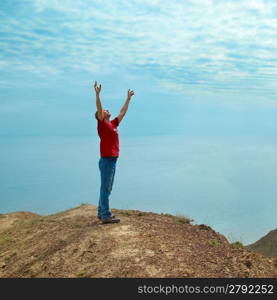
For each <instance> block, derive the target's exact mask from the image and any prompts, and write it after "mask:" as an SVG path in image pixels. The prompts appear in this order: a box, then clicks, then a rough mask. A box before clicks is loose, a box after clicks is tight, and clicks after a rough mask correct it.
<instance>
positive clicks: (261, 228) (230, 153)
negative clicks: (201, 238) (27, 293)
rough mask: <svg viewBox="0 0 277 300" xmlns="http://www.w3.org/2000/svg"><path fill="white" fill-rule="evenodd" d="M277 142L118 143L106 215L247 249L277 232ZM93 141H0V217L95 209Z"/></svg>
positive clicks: (149, 139)
mask: <svg viewBox="0 0 277 300" xmlns="http://www.w3.org/2000/svg"><path fill="white" fill-rule="evenodd" d="M276 149H277V142H276V141H275V140H273V139H270V138H263V137H259V138H258V137H228V138H227V137H191V136H143V137H142V136H135V137H130V136H121V137H120V156H119V158H118V161H117V166H116V174H115V179H114V185H113V190H112V193H111V196H110V206H111V208H117V209H134V210H142V211H151V212H157V213H169V214H173V215H179V216H184V217H187V218H190V219H192V220H193V223H192V224H206V225H208V226H211V227H212V228H213V229H214V230H215V231H217V232H219V233H221V234H223V235H224V236H225V237H226V238H227V239H228V240H229V241H230V242H236V241H240V242H241V243H243V244H244V245H247V244H251V243H253V242H255V241H257V240H258V239H260V238H261V237H262V236H264V235H265V234H267V233H268V232H269V231H270V230H273V229H276V228H277V198H276V197H277V196H276V195H277V184H276V180H277V151H276ZM99 158H100V152H99V138H98V136H1V137H0V170H1V171H0V213H10V212H16V211H31V212H34V213H37V214H40V215H49V214H54V213H56V212H60V211H63V210H66V209H70V208H74V207H76V206H78V205H80V204H82V203H88V204H93V205H97V204H98V199H99V188H100V172H99V168H98V161H99Z"/></svg>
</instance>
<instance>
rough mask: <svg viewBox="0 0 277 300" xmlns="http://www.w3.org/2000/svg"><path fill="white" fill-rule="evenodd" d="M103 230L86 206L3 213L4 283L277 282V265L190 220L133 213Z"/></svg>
mask: <svg viewBox="0 0 277 300" xmlns="http://www.w3.org/2000/svg"><path fill="white" fill-rule="evenodd" d="M112 212H113V213H114V214H116V216H118V217H119V218H120V219H121V222H120V223H118V224H105V225H103V224H101V223H100V222H99V220H98V219H97V210H96V207H95V206H93V205H89V204H82V205H80V206H78V207H76V208H73V209H69V210H67V211H64V212H61V213H57V214H53V215H48V216H40V215H37V214H34V213H31V212H15V213H10V214H1V215H0V277H2V278H3V277H17V278H18V277H25V278H30V277H59V278H61V277H63V278H64V277H102V278H103V277H104V278H107V277H190V278H192V277H198V278H199V277H212V278H215V277H217V278H218V277H263V278H265V277H271V278H272V277H274V278H277V259H276V258H270V257H266V256H264V255H262V254H259V253H256V252H254V251H251V250H248V249H246V248H244V247H236V246H234V245H232V244H230V243H229V242H228V240H227V239H226V238H225V237H224V236H223V235H222V234H220V233H218V232H215V231H214V230H213V229H212V228H210V227H209V226H206V225H204V224H202V225H192V224H191V220H189V219H187V218H185V217H176V216H171V215H168V214H155V213H151V212H142V211H134V210H116V209H113V210H112Z"/></svg>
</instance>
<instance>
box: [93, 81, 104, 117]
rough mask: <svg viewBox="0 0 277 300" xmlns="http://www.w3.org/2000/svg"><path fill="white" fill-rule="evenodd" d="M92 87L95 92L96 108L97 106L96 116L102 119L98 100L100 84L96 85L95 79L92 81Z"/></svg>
mask: <svg viewBox="0 0 277 300" xmlns="http://www.w3.org/2000/svg"><path fill="white" fill-rule="evenodd" d="M94 89H95V94H96V108H97V117H98V119H99V120H103V110H102V105H101V101H100V96H99V95H100V91H101V84H100V85H99V86H97V81H95V83H94Z"/></svg>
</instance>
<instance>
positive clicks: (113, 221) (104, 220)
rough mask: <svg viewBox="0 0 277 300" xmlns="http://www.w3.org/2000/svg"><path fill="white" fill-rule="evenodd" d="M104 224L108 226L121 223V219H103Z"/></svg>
mask: <svg viewBox="0 0 277 300" xmlns="http://www.w3.org/2000/svg"><path fill="white" fill-rule="evenodd" d="M101 221H102V224H108V223H119V222H120V219H117V218H111V217H110V218H107V219H102V220H101Z"/></svg>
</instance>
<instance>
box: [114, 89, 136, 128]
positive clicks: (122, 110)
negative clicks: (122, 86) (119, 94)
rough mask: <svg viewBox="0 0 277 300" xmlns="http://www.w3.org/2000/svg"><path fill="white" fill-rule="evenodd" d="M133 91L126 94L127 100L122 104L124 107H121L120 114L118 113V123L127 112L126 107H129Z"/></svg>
mask: <svg viewBox="0 0 277 300" xmlns="http://www.w3.org/2000/svg"><path fill="white" fill-rule="evenodd" d="M134 94H135V93H134V91H130V90H128V93H127V99H126V101H125V103H124V105H123V106H122V108H121V110H120V112H119V115H118V116H117V118H118V122H119V123H120V122H121V120H122V119H123V117H124V116H125V114H126V112H127V110H128V106H129V103H130V100H131V98H132V96H133V95H134Z"/></svg>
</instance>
